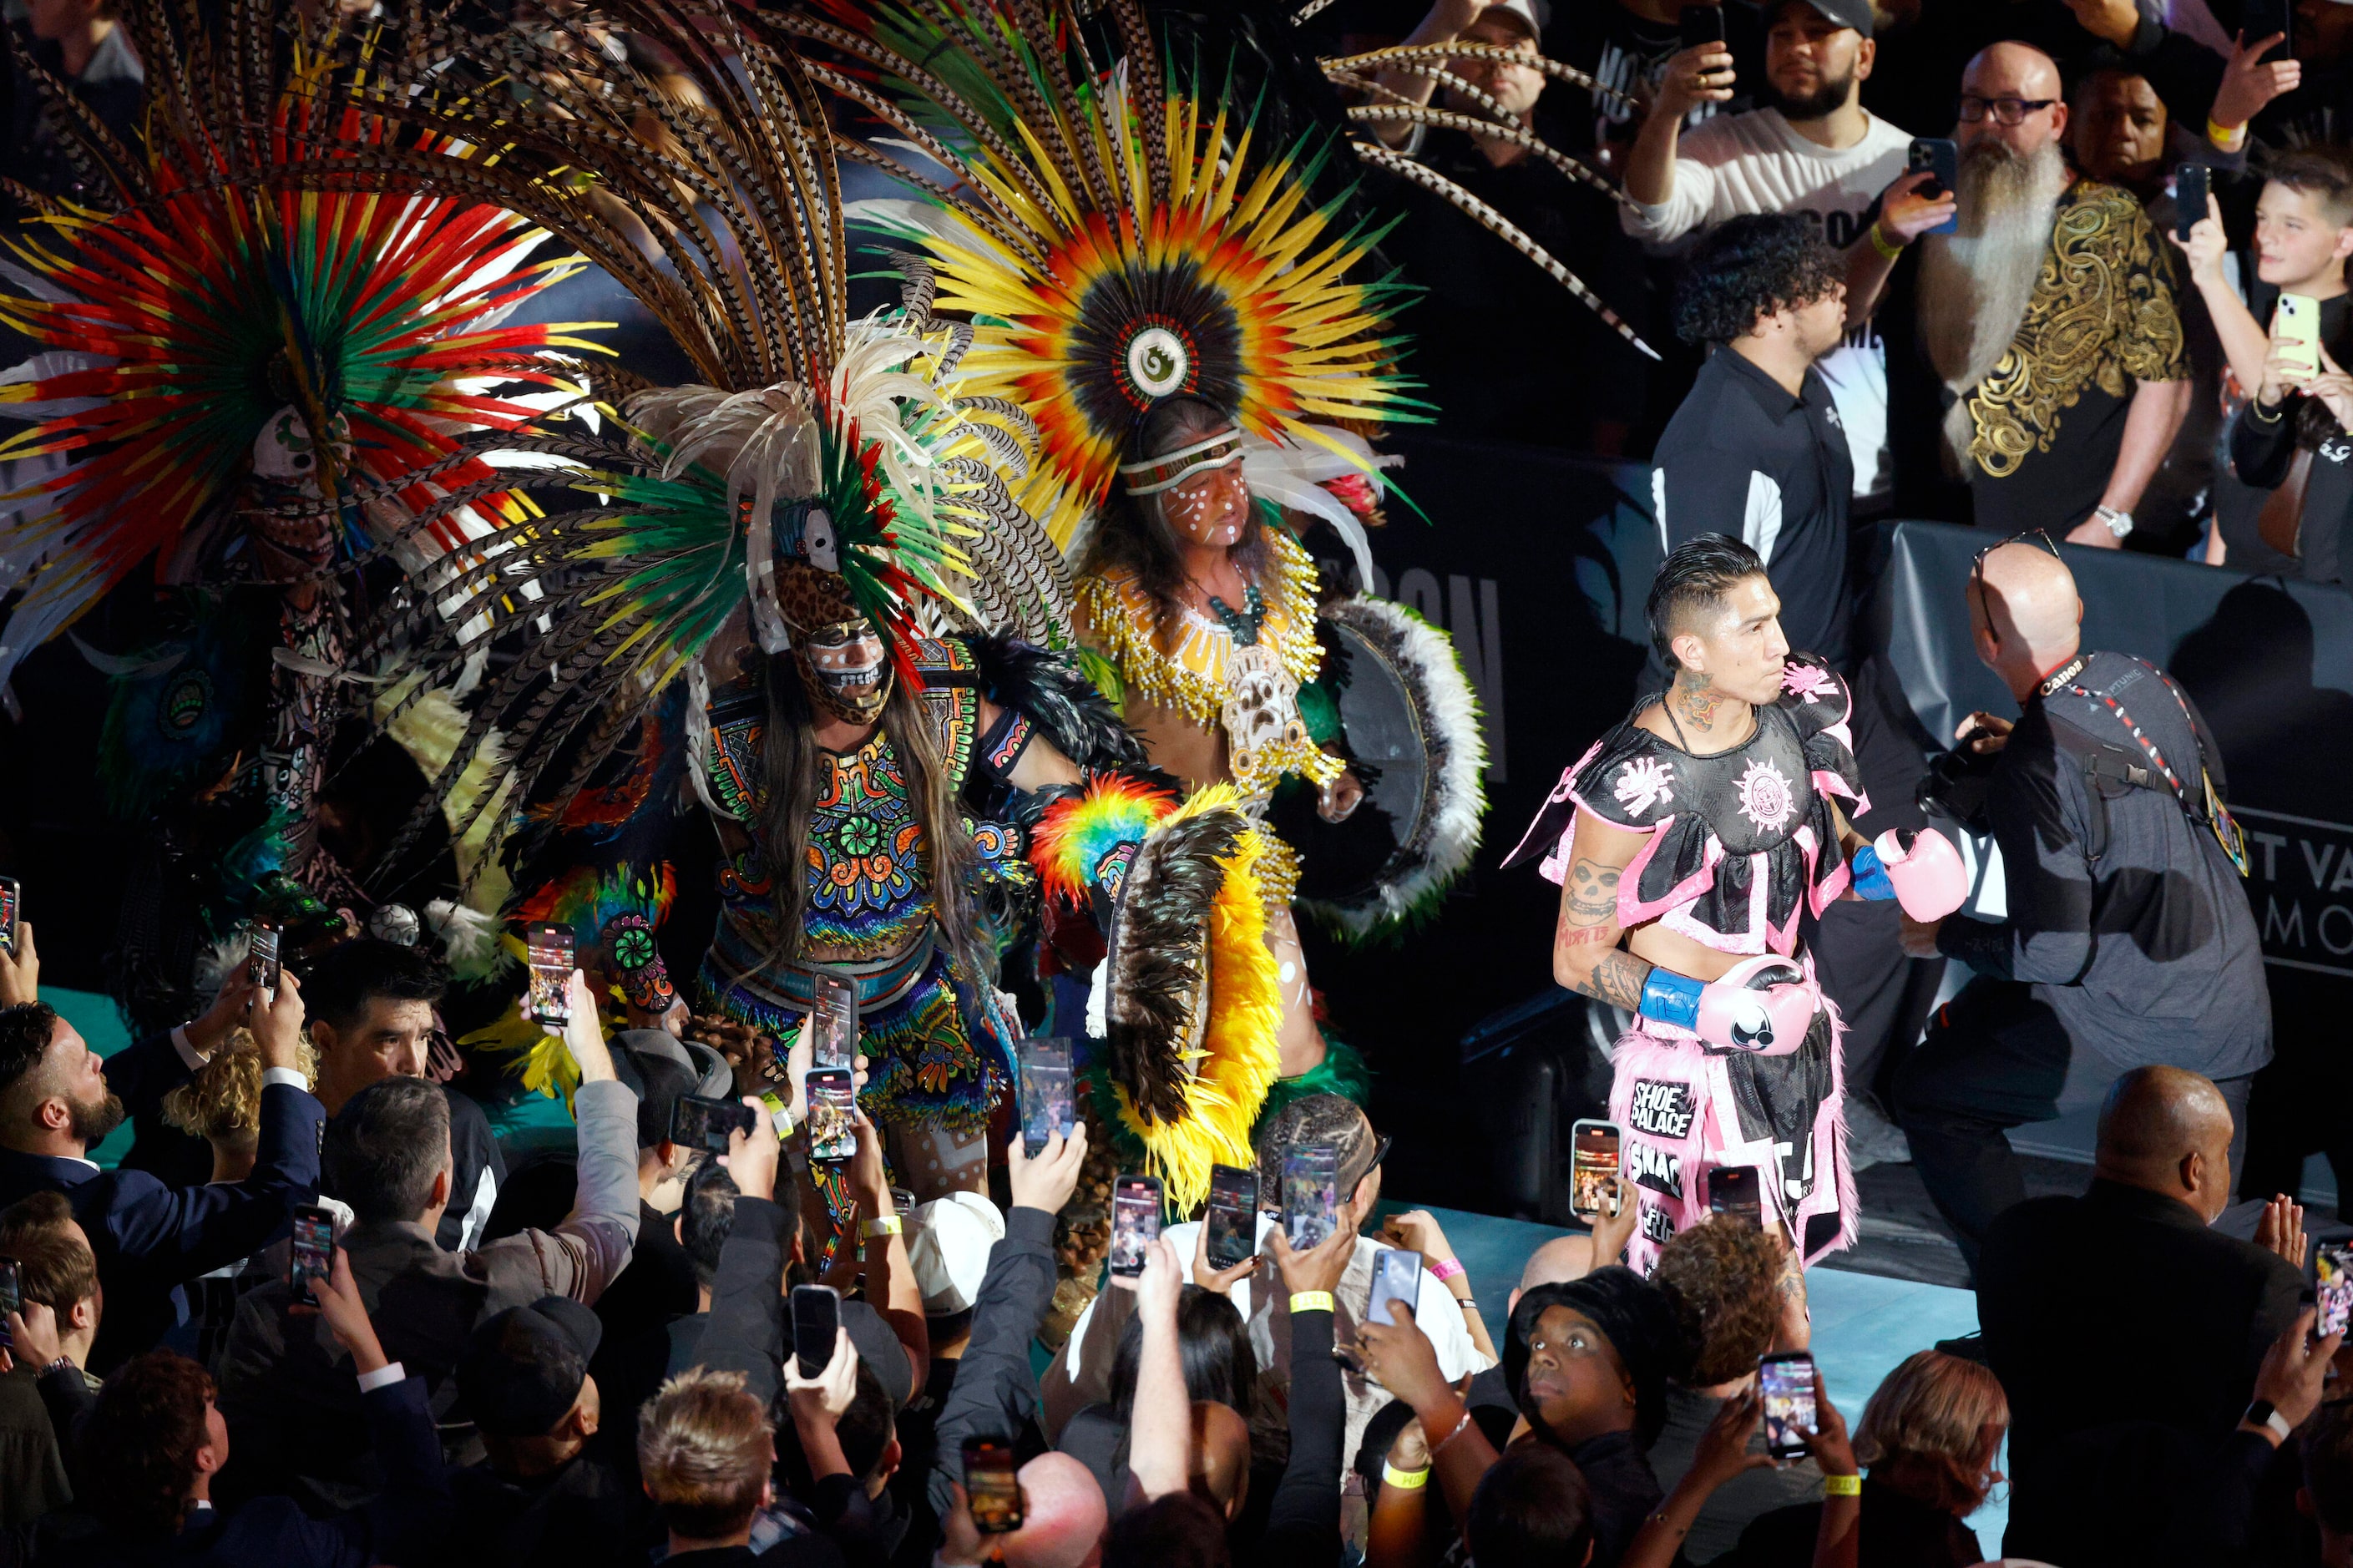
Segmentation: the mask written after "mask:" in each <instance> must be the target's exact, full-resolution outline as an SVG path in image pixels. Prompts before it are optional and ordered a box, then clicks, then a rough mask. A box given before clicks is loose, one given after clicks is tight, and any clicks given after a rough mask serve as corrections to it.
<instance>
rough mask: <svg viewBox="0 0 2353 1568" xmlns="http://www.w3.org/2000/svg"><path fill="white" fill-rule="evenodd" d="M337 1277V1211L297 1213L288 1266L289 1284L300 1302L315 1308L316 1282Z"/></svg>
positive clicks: (305, 1208)
mask: <svg viewBox="0 0 2353 1568" xmlns="http://www.w3.org/2000/svg"><path fill="white" fill-rule="evenodd" d="M334 1277H335V1211H334V1210H332V1209H330V1208H322V1207H320V1206H319V1205H315V1204H304V1205H302V1206H301V1207H300V1208H298V1209H296V1210H295V1211H294V1237H293V1246H292V1249H291V1251H290V1253H289V1255H288V1258H287V1262H286V1283H287V1284H288V1285H289V1286H290V1287H292V1289H293V1291H294V1296H295V1299H296V1300H300V1301H304V1302H307V1303H309V1304H310V1305H311V1306H313V1307H315V1306H317V1305H318V1304H319V1292H318V1291H317V1290H315V1289H312V1288H311V1285H312V1282H313V1281H314V1280H320V1279H333V1278H334Z"/></svg>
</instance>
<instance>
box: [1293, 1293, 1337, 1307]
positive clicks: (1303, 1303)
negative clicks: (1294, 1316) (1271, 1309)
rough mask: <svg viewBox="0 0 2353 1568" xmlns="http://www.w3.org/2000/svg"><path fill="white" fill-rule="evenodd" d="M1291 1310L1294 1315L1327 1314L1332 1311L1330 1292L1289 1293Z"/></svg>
mask: <svg viewBox="0 0 2353 1568" xmlns="http://www.w3.org/2000/svg"><path fill="white" fill-rule="evenodd" d="M1291 1310H1292V1311H1293V1312H1294V1313H1296V1312H1328V1311H1330V1310H1332V1292H1331V1291H1329V1290H1293V1292H1292V1293H1291Z"/></svg>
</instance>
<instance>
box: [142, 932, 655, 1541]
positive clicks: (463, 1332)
mask: <svg viewBox="0 0 2353 1568" xmlns="http://www.w3.org/2000/svg"><path fill="white" fill-rule="evenodd" d="M566 995H567V998H568V1001H569V1005H570V1007H571V1013H572V1017H571V1021H570V1022H568V1023H567V1024H565V1026H564V1035H563V1038H564V1044H565V1049H566V1050H568V1051H569V1052H570V1053H571V1056H572V1059H573V1061H574V1062H575V1064H576V1065H577V1066H578V1068H579V1069H580V1079H581V1082H580V1085H579V1088H578V1089H576V1090H575V1092H574V1094H573V1099H572V1110H573V1117H574V1120H575V1122H576V1124H577V1125H576V1127H575V1134H574V1136H575V1145H576V1148H577V1150H578V1161H579V1181H578V1185H577V1190H576V1194H575V1199H574V1202H573V1205H572V1209H571V1212H570V1213H569V1214H568V1215H566V1216H565V1219H564V1220H563V1222H562V1223H561V1224H559V1225H557V1226H555V1227H554V1229H552V1230H520V1231H517V1232H516V1233H515V1234H513V1235H512V1236H507V1237H500V1238H499V1239H498V1240H496V1241H493V1242H491V1243H489V1244H488V1245H487V1246H484V1247H479V1248H476V1249H474V1250H472V1251H469V1252H462V1253H460V1252H451V1251H448V1249H446V1248H445V1247H442V1246H441V1245H440V1243H439V1242H438V1239H437V1237H438V1232H439V1228H440V1223H441V1218H442V1216H443V1215H444V1214H445V1213H447V1211H448V1208H449V1206H450V1205H451V1204H452V1203H453V1201H454V1200H455V1194H456V1193H457V1186H456V1180H457V1173H456V1171H455V1168H454V1161H453V1155H452V1131H451V1130H452V1126H453V1123H452V1121H451V1119H450V1116H449V1110H448V1108H449V1105H450V1104H451V1103H452V1099H451V1097H448V1096H445V1095H443V1093H442V1092H441V1090H440V1089H439V1087H438V1086H437V1085H435V1084H431V1083H428V1082H427V1081H425V1080H424V1079H419V1078H415V1077H411V1076H408V1075H406V1074H394V1075H392V1076H390V1077H387V1078H384V1079H379V1080H378V1081H376V1082H375V1083H372V1084H370V1085H368V1086H367V1087H366V1088H364V1089H361V1090H359V1091H358V1092H357V1093H355V1094H353V1096H352V1098H351V1099H350V1100H348V1101H347V1102H346V1103H345V1104H344V1106H343V1109H342V1110H339V1111H337V1112H336V1113H335V1118H334V1120H333V1121H332V1122H331V1123H329V1125H328V1128H327V1136H326V1157H325V1166H326V1169H325V1185H326V1190H327V1192H328V1193H329V1194H330V1195H332V1196H333V1197H336V1198H339V1199H341V1200H342V1201H343V1202H344V1203H346V1204H349V1205H351V1207H352V1210H353V1214H354V1215H355V1218H354V1221H353V1224H352V1226H350V1228H348V1229H347V1230H345V1231H344V1232H343V1236H342V1237H341V1238H340V1245H341V1247H342V1248H343V1253H344V1255H345V1256H347V1257H349V1258H350V1259H351V1269H352V1277H353V1279H354V1280H356V1281H357V1289H358V1290H359V1293H360V1298H361V1300H363V1301H364V1303H365V1304H366V1306H367V1308H368V1310H369V1311H370V1312H371V1313H372V1314H373V1315H374V1316H375V1319H376V1320H377V1321H378V1322H379V1323H380V1325H381V1328H382V1332H383V1334H384V1338H385V1345H386V1348H387V1350H388V1352H389V1353H390V1354H391V1355H392V1357H393V1359H395V1360H396V1361H398V1362H400V1363H401V1364H402V1365H403V1366H405V1367H406V1368H407V1369H408V1371H409V1373H410V1374H411V1375H413V1376H415V1377H417V1379H418V1380H420V1382H421V1384H422V1385H423V1387H424V1389H425V1391H426V1394H427V1399H428V1401H429V1403H430V1405H431V1408H432V1411H433V1414H434V1415H435V1417H436V1419H437V1420H439V1421H441V1422H443V1423H445V1424H446V1425H450V1426H455V1425H457V1424H459V1422H460V1421H461V1420H462V1419H463V1416H462V1412H459V1410H458V1408H457V1406H458V1400H457V1391H456V1388H455V1386H454V1384H451V1382H450V1379H449V1373H450V1371H451V1369H452V1368H454V1367H455V1366H456V1364H457V1362H458V1358H459V1354H460V1353H461V1352H463V1351H464V1349H465V1346H466V1344H467V1342H468V1341H469V1340H470V1337H471V1336H472V1334H473V1331H474V1327H475V1325H476V1324H477V1323H478V1322H479V1321H481V1320H482V1319H484V1318H487V1317H490V1316H491V1315H492V1314H494V1313H497V1312H500V1311H502V1310H505V1309H507V1308H509V1307H514V1306H528V1305H530V1304H531V1303H533V1302H534V1301H537V1300H540V1299H541V1298H542V1297H545V1296H564V1297H568V1298H570V1299H571V1300H575V1301H578V1302H581V1303H582V1304H583V1305H584V1306H585V1305H588V1304H593V1303H594V1302H595V1301H596V1299H597V1298H598V1297H599V1296H600V1295H602V1294H603V1293H604V1290H605V1288H606V1287H607V1285H609V1284H611V1283H612V1282H613V1280H614V1279H615V1278H616V1277H617V1276H618V1275H619V1274H620V1272H621V1270H622V1269H623V1268H625V1267H627V1265H628V1261H629V1254H630V1249H631V1247H632V1246H633V1244H634V1243H635V1241H636V1239H637V1229H638V1187H637V1174H636V1169H635V1167H636V1163H637V1162H636V1149H635V1143H636V1123H637V1118H638V1100H637V1096H636V1095H635V1094H634V1093H632V1092H631V1091H630V1090H629V1089H628V1087H627V1086H625V1085H623V1084H622V1083H620V1082H619V1081H618V1080H617V1079H616V1078H615V1075H614V1072H613V1059H612V1056H611V1054H610V1052H609V1050H608V1048H607V1044H606V1040H605V1033H604V1028H603V1026H602V1025H601V1024H599V1023H598V1021H597V1017H596V998H595V997H594V996H593V995H592V994H590V992H589V990H588V985H587V982H586V980H584V979H583V978H582V977H581V974H580V972H579V971H577V970H575V971H573V973H572V976H571V979H570V981H569V983H568V990H567V993H566ZM297 1305H298V1304H297V1303H296V1301H295V1300H294V1298H293V1290H292V1287H291V1286H290V1283H289V1282H288V1281H287V1280H286V1279H284V1277H283V1276H282V1274H280V1277H279V1278H277V1279H272V1280H271V1281H270V1282H269V1283H268V1284H266V1285H262V1286H259V1287H258V1288H257V1289H253V1290H250V1291H248V1292H247V1294H246V1295H245V1296H244V1297H243V1299H242V1300H239V1301H238V1303H237V1321H235V1323H234V1324H232V1325H231V1327H230V1329H229V1333H228V1342H227V1346H226V1347H225V1348H224V1350H223V1352H222V1355H221V1365H220V1405H221V1409H222V1410H223V1411H224V1412H225V1413H226V1414H227V1416H228V1419H229V1420H230V1422H231V1424H232V1425H234V1426H236V1427H237V1455H238V1457H237V1459H236V1461H235V1463H234V1465H233V1466H232V1467H231V1468H230V1469H229V1471H228V1472H227V1474H225V1475H224V1476H223V1477H222V1479H221V1482H220V1487H221V1491H222V1495H223V1496H224V1497H226V1498H227V1499H229V1500H241V1499H244V1498H247V1497H250V1496H254V1495H257V1494H259V1493H264V1492H286V1493H289V1494H290V1495H292V1496H294V1497H296V1498H299V1499H301V1500H302V1502H303V1503H304V1505H305V1506H306V1507H308V1508H310V1509H311V1510H312V1511H313V1512H316V1513H321V1514H325V1513H329V1512H332V1511H334V1510H339V1509H345V1508H351V1507H355V1506H357V1505H358V1504H360V1503H361V1502H364V1500H366V1499H368V1498H369V1497H371V1496H374V1495H376V1494H377V1493H378V1492H379V1491H380V1490H381V1489H382V1486H383V1484H384V1482H385V1475H384V1471H383V1468H382V1466H381V1465H380V1464H379V1463H378V1462H377V1461H378V1458H379V1457H378V1456H377V1455H375V1452H374V1451H373V1449H372V1448H371V1447H370V1441H369V1436H368V1428H367V1422H366V1418H365V1412H364V1410H363V1409H362V1408H361V1405H360V1401H359V1400H358V1398H357V1391H356V1390H355V1389H354V1388H353V1384H352V1380H351V1375H350V1370H349V1365H348V1363H349V1361H350V1356H349V1354H348V1352H347V1348H346V1347H343V1346H341V1345H340V1343H339V1342H336V1341H335V1340H333V1339H332V1336H329V1335H324V1334H322V1333H321V1332H320V1331H319V1329H318V1326H317V1325H316V1324H315V1323H312V1322H311V1321H309V1320H308V1318H307V1316H306V1315H304V1314H302V1313H300V1312H298V1311H297V1310H296V1308H297ZM108 1306H109V1310H111V1308H112V1303H111V1301H110V1302H109V1303H108ZM458 1457H459V1458H463V1459H466V1460H467V1461H469V1462H470V1459H471V1458H472V1456H471V1455H470V1453H466V1454H460V1455H459V1456H458Z"/></svg>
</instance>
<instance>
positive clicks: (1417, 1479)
mask: <svg viewBox="0 0 2353 1568" xmlns="http://www.w3.org/2000/svg"><path fill="white" fill-rule="evenodd" d="M1381 1479H1382V1481H1383V1482H1384V1483H1386V1484H1387V1485H1389V1486H1393V1487H1396V1488H1397V1489H1398V1490H1400V1491H1409V1492H1418V1491H1419V1490H1420V1489H1422V1488H1424V1487H1426V1486H1428V1485H1429V1484H1430V1467H1429V1466H1428V1465H1424V1466H1422V1467H1421V1468H1419V1469H1418V1470H1400V1469H1398V1468H1397V1467H1396V1466H1395V1465H1392V1464H1390V1463H1389V1462H1388V1460H1387V1459H1383V1460H1382V1461H1381Z"/></svg>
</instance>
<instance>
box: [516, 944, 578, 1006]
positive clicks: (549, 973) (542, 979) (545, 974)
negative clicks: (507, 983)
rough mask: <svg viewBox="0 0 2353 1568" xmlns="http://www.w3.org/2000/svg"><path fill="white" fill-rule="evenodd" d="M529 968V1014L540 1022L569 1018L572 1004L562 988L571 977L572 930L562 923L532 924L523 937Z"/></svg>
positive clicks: (568, 982) (569, 981)
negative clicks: (526, 935) (527, 934)
mask: <svg viewBox="0 0 2353 1568" xmlns="http://www.w3.org/2000/svg"><path fill="white" fill-rule="evenodd" d="M523 946H524V952H525V955H526V957H527V958H528V959H529V961H530V968H531V1016H533V1018H534V1019H536V1020H538V1021H539V1022H540V1023H542V1024H545V1025H551V1026H561V1025H564V1024H568V1023H570V1022H571V1021H572V1003H571V1000H570V998H569V997H567V996H566V995H565V986H566V985H567V984H570V983H571V980H572V933H571V931H567V930H565V928H564V927H562V926H557V925H535V926H533V927H532V928H531V932H530V934H529V936H528V937H527V938H526V939H525V941H524V943H523Z"/></svg>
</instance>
